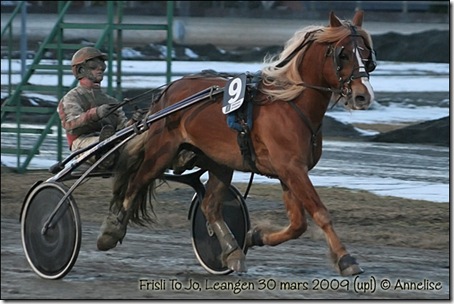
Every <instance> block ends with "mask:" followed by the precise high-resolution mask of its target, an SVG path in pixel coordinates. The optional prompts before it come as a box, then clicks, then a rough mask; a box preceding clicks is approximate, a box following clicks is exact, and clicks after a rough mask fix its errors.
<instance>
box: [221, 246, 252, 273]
mask: <svg viewBox="0 0 454 304" xmlns="http://www.w3.org/2000/svg"><path fill="white" fill-rule="evenodd" d="M225 264H226V266H227V267H228V268H229V269H231V270H233V271H235V272H247V267H246V256H245V255H244V253H243V251H242V250H241V249H237V250H235V251H233V252H232V253H231V254H229V255H228V257H227V259H226V260H225Z"/></svg>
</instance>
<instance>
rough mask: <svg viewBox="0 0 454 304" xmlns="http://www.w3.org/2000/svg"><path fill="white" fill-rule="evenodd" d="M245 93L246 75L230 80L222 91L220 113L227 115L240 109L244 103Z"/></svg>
mask: <svg viewBox="0 0 454 304" xmlns="http://www.w3.org/2000/svg"><path fill="white" fill-rule="evenodd" d="M245 92H246V74H241V75H238V76H237V77H235V78H232V79H230V80H229V81H228V82H227V84H226V86H225V89H224V99H223V100H222V113H224V114H229V113H231V112H233V111H235V110H237V109H238V108H239V107H241V105H242V104H243V101H244V94H245Z"/></svg>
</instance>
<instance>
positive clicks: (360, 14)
mask: <svg viewBox="0 0 454 304" xmlns="http://www.w3.org/2000/svg"><path fill="white" fill-rule="evenodd" d="M363 18H364V11H362V10H359V11H357V12H356V13H355V16H354V17H353V21H352V22H353V25H355V26H357V27H361V26H362V25H363Z"/></svg>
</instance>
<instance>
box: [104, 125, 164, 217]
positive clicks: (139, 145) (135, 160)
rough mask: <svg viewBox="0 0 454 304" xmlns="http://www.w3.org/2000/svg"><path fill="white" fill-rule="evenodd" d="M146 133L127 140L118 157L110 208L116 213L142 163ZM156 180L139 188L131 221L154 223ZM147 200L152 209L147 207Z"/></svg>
mask: <svg viewBox="0 0 454 304" xmlns="http://www.w3.org/2000/svg"><path fill="white" fill-rule="evenodd" d="M145 138H146V133H143V134H141V135H138V136H136V137H134V138H133V139H131V140H130V141H129V142H127V143H126V144H125V146H124V148H123V150H122V151H121V153H120V156H119V157H118V162H117V164H116V167H115V174H114V176H113V187H112V193H113V197H112V200H111V201H110V210H111V211H112V212H114V213H115V214H116V213H118V212H119V210H121V207H122V205H123V201H124V199H125V197H126V191H127V189H128V185H129V183H130V182H132V180H133V179H134V177H135V175H136V173H137V172H138V171H139V168H140V166H141V165H142V162H143V159H144V155H145V151H144V144H145V142H144V140H145ZM154 188H155V181H154V180H153V182H152V183H151V184H149V185H145V186H144V187H142V188H140V189H139V190H138V193H137V196H136V197H135V199H134V202H133V204H132V213H131V217H130V221H131V222H133V223H135V224H138V225H141V226H144V225H145V224H147V223H153V222H154V220H153V218H152V217H151V216H150V213H149V211H151V213H152V214H153V215H154V212H153V205H152V198H154ZM147 202H148V205H149V206H150V209H149V210H148V209H147Z"/></svg>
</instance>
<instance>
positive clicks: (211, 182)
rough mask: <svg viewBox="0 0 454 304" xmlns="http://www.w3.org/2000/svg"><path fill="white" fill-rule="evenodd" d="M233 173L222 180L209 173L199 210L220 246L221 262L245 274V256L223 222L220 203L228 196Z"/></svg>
mask: <svg viewBox="0 0 454 304" xmlns="http://www.w3.org/2000/svg"><path fill="white" fill-rule="evenodd" d="M232 175H233V172H229V173H227V174H226V173H224V174H223V177H222V180H220V179H218V178H217V177H216V176H214V175H213V174H211V173H210V176H209V179H208V182H207V184H206V192H205V196H204V198H203V200H202V205H201V209H202V212H203V214H204V215H205V218H206V220H207V221H208V223H209V225H210V227H211V229H212V230H213V231H214V233H215V234H216V237H217V239H218V240H219V243H220V245H221V250H222V253H221V261H222V263H223V265H224V266H226V267H228V268H229V269H231V270H233V271H236V272H246V271H247V268H246V263H245V261H246V256H245V254H244V252H243V250H242V248H241V247H240V246H239V245H238V242H237V241H236V239H235V236H234V235H233V233H232V232H231V231H230V228H229V227H228V226H227V224H226V223H225V221H224V218H223V215H222V203H223V201H224V200H225V197H226V195H227V194H228V189H229V186H230V180H231V179H232Z"/></svg>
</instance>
